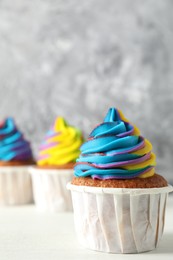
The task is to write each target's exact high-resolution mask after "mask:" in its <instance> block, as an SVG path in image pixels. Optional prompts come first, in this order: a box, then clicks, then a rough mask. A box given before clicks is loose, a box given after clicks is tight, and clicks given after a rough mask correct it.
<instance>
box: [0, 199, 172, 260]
mask: <svg viewBox="0 0 173 260" xmlns="http://www.w3.org/2000/svg"><path fill="white" fill-rule="evenodd" d="M172 205H173V196H172V195H170V196H169V198H168V205H167V210H166V223H165V230H164V235H163V237H162V240H161V241H160V244H159V246H158V248H157V249H155V250H153V251H150V252H147V253H142V254H130V255H129V254H128V255H121V254H118V255H115V254H107V253H101V252H96V251H92V250H88V249H84V248H82V247H81V246H80V245H79V244H78V241H77V239H76V235H75V231H74V225H73V214H72V213H57V214H49V213H41V212H38V211H37V209H36V208H35V207H34V205H29V206H20V207H3V208H0V260H54V259H56V260H61V259H63V260H66V259H69V260H71V259H75V260H78V259H80V260H81V259H83V260H85V259H87V260H92V259H93V260H96V259H99V260H102V259H104V260H107V259H110V260H111V259H115V258H116V259H119V260H121V259H127V258H128V259H133V260H135V259H140V260H143V259H145V260H146V259H151V257H152V260H154V259H156V257H157V260H159V259H164V260H166V259H169V260H170V259H172V257H173V221H172V220H173V206H172ZM171 255H172V257H171Z"/></svg>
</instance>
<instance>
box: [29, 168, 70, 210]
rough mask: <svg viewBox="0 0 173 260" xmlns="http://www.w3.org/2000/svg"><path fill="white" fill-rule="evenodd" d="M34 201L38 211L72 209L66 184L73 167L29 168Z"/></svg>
mask: <svg viewBox="0 0 173 260" xmlns="http://www.w3.org/2000/svg"><path fill="white" fill-rule="evenodd" d="M30 173H31V177H32V184H33V194H34V201H35V204H36V206H37V208H38V209H39V210H40V211H50V212H63V211H72V209H73V207H72V199H71V194H70V191H68V190H67V188H66V185H67V183H68V182H69V181H70V180H71V179H72V176H73V169H63V170H61V169H38V168H34V167H33V168H30Z"/></svg>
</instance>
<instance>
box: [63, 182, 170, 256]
mask: <svg viewBox="0 0 173 260" xmlns="http://www.w3.org/2000/svg"><path fill="white" fill-rule="evenodd" d="M67 188H68V189H69V190H71V194H72V201H73V209H74V221H75V228H76V233H77V237H78V240H79V243H80V244H82V245H83V246H84V247H85V248H89V249H93V250H97V251H103V252H108V253H140V252H145V251H149V250H153V249H154V248H156V247H157V245H158V243H159V241H160V239H161V237H162V234H163V230H164V223H165V210H166V202H167V195H168V193H169V192H171V191H173V188H172V186H168V187H164V188H151V189H126V188H123V189H121V188H100V187H89V186H77V185H72V184H71V183H68V185H67Z"/></svg>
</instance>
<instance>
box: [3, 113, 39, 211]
mask: <svg viewBox="0 0 173 260" xmlns="http://www.w3.org/2000/svg"><path fill="white" fill-rule="evenodd" d="M32 164H34V160H33V155H32V151H31V147H30V143H29V142H28V141H26V140H25V138H24V136H23V134H22V133H21V132H20V131H19V129H18V128H17V126H16V125H15V122H14V120H13V119H12V118H7V119H6V120H4V121H3V122H1V123H0V205H1V206H2V205H20V204H26V203H30V202H31V201H32V185H31V178H30V174H29V171H28V169H29V166H30V165H32Z"/></svg>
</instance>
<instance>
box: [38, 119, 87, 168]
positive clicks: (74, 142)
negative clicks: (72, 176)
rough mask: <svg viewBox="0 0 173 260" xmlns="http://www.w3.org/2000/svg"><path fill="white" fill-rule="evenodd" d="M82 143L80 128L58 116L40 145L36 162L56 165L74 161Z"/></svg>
mask: <svg viewBox="0 0 173 260" xmlns="http://www.w3.org/2000/svg"><path fill="white" fill-rule="evenodd" d="M82 143H83V136H82V132H81V130H79V129H78V128H76V127H73V126H70V125H68V124H67V122H66V121H65V120H64V118H63V117H58V118H57V119H56V120H55V122H54V125H53V126H52V127H51V129H50V130H49V131H48V133H47V134H46V136H45V140H44V141H43V143H42V144H41V146H40V149H39V156H38V160H37V164H38V165H39V166H45V165H49V166H58V165H64V164H67V163H70V162H75V161H76V159H77V158H78V156H79V154H80V149H79V148H80V146H81V145H82Z"/></svg>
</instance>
